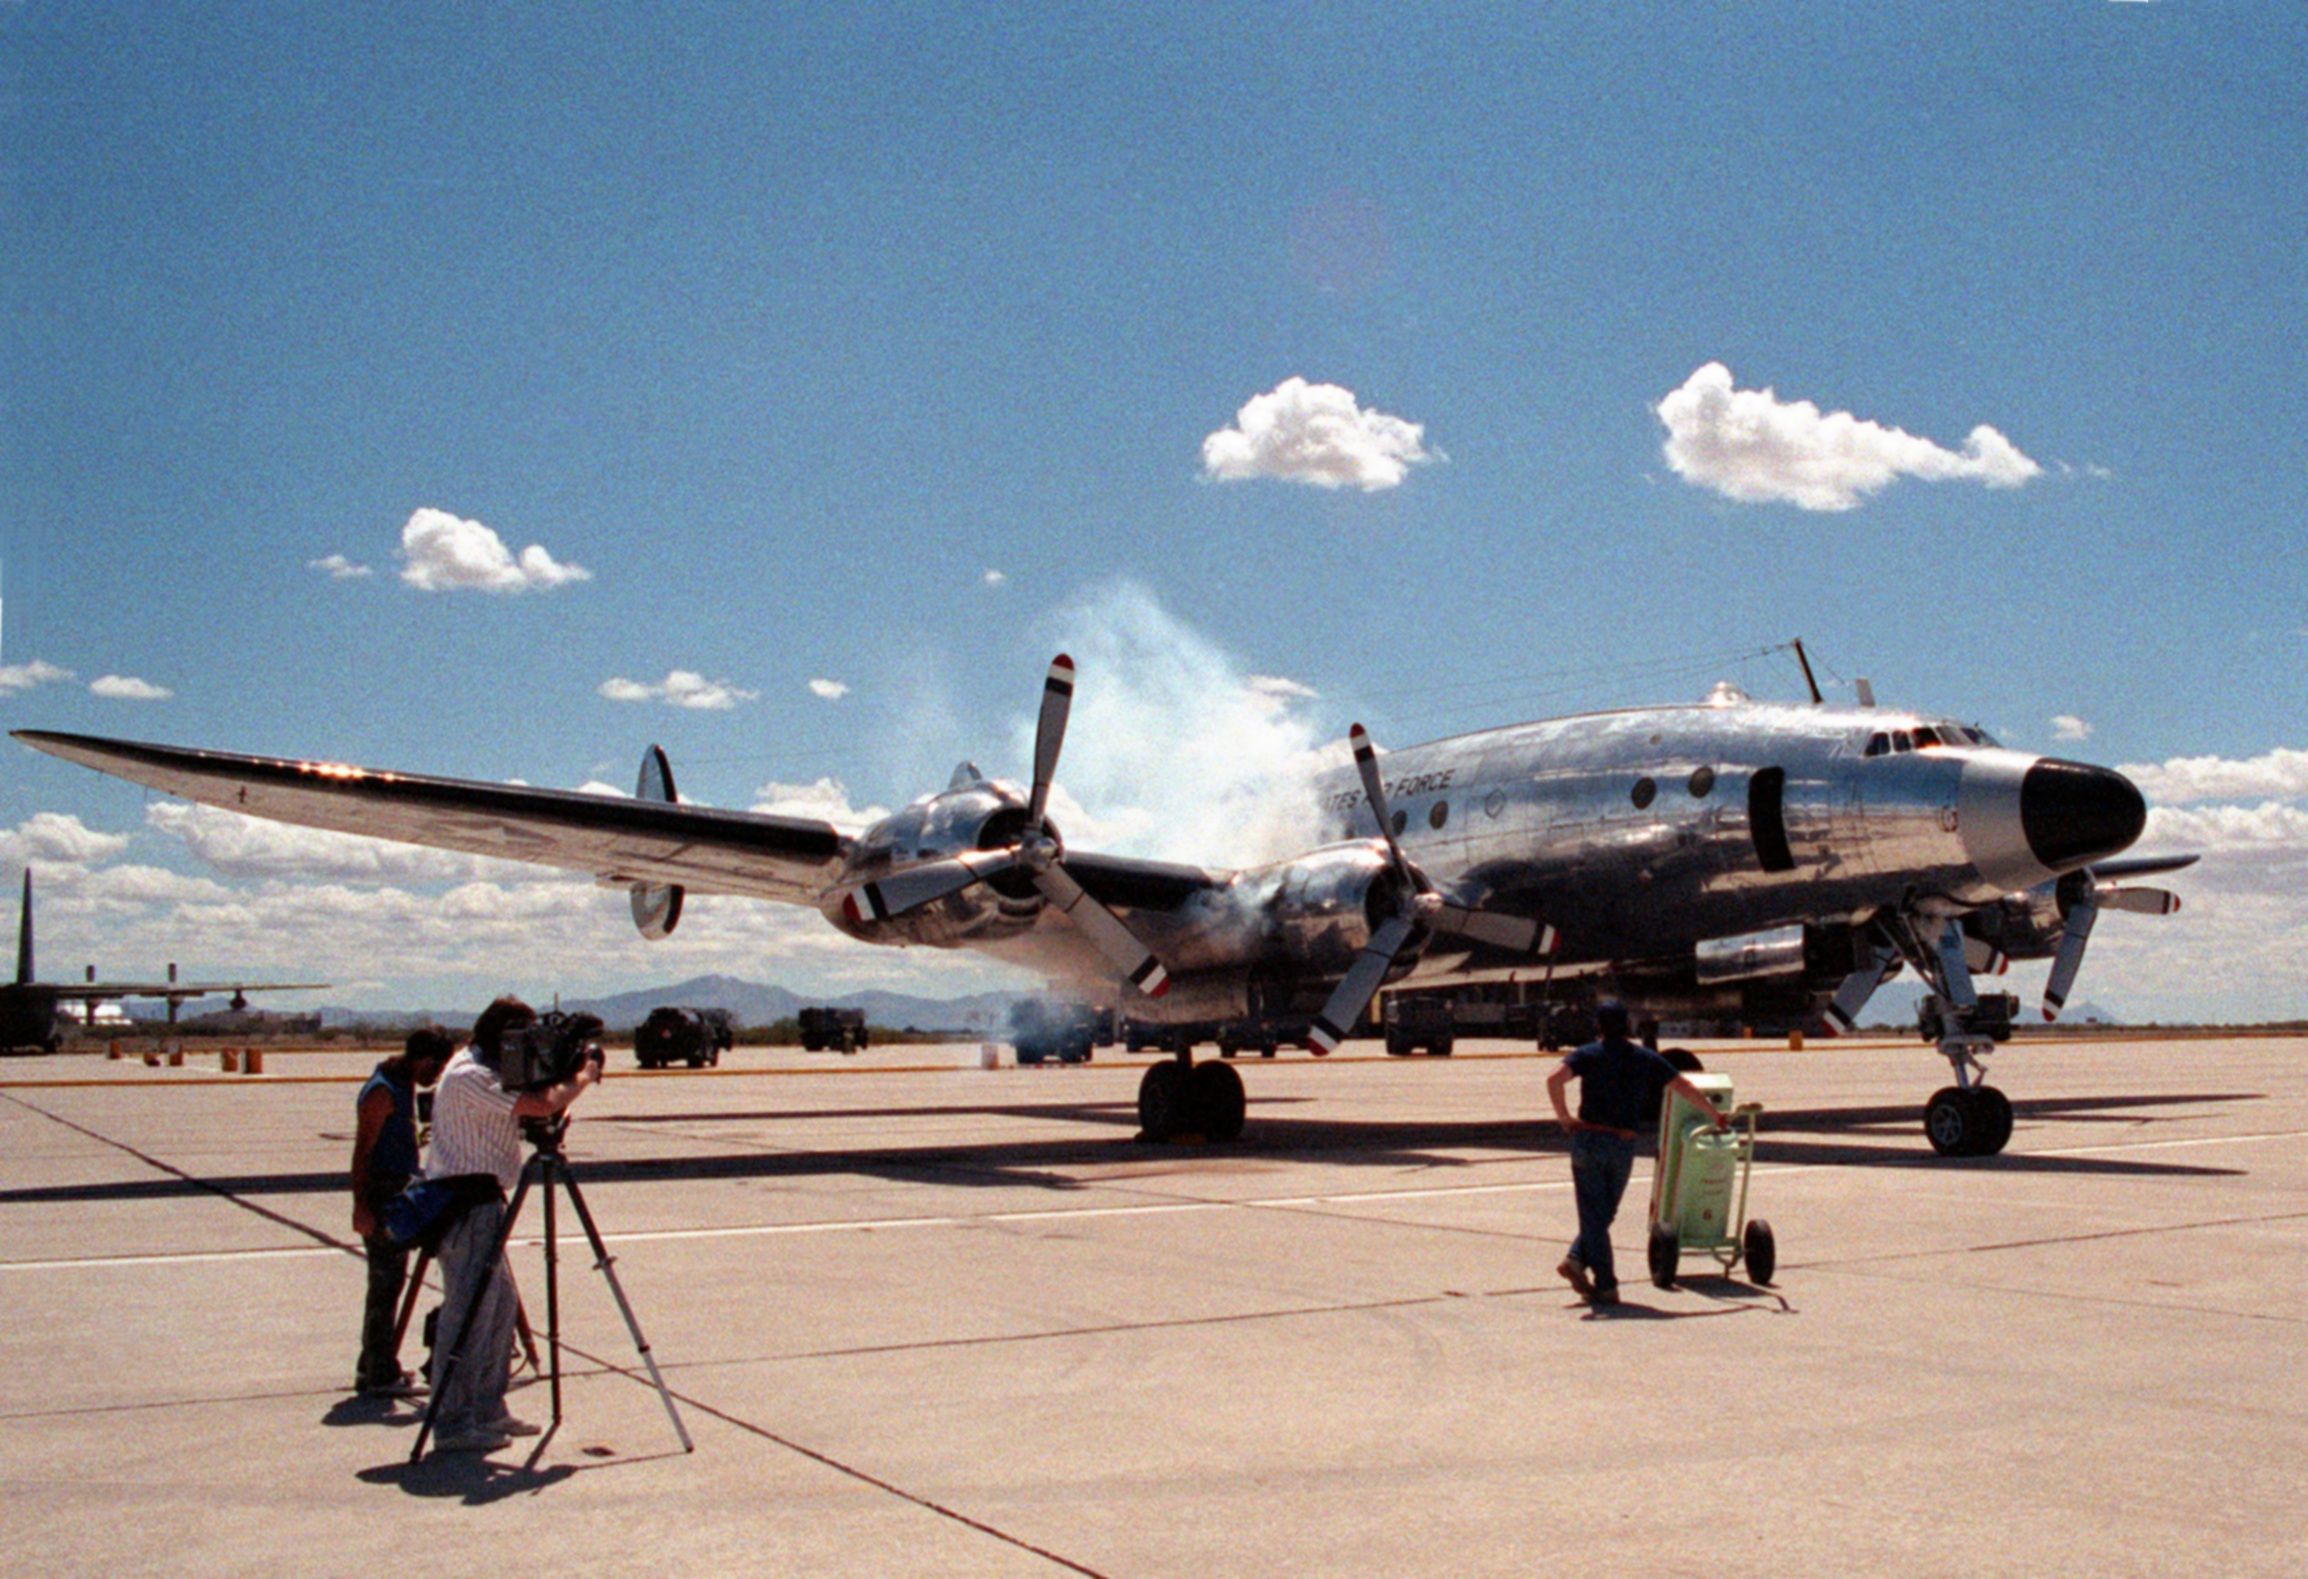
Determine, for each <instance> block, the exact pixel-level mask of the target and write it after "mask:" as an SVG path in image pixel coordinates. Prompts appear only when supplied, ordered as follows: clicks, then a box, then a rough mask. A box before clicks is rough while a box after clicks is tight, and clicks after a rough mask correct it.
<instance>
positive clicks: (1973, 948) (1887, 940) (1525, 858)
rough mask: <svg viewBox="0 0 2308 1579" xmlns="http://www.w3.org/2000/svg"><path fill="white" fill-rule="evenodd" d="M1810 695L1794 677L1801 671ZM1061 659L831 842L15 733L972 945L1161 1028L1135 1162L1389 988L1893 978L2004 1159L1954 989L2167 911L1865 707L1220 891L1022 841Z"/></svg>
mask: <svg viewBox="0 0 2308 1579" xmlns="http://www.w3.org/2000/svg"><path fill="white" fill-rule="evenodd" d="M1806 673H1807V675H1808V668H1807V669H1806ZM1073 692H1074V665H1073V663H1072V661H1071V660H1070V659H1068V658H1066V657H1065V656H1063V655H1060V656H1059V657H1058V658H1057V660H1056V661H1055V662H1053V663H1052V664H1051V666H1050V672H1049V676H1048V679H1047V682H1046V683H1045V686H1044V689H1043V696H1042V709H1041V715H1040V719H1039V725H1038V728H1037V731H1036V737H1035V744H1034V760H1033V777H1032V780H1031V782H1030V784H1029V786H1028V787H1027V788H1025V789H1024V790H1021V789H1020V788H1019V787H1018V786H1017V785H1015V784H1012V783H1008V782H1004V781H1001V780H996V779H988V778H986V777H985V776H984V775H982V774H981V773H979V771H978V770H977V769H976V768H975V767H974V766H972V765H971V764H969V763H964V764H962V766H961V767H959V768H958V769H956V770H955V773H954V776H953V779H952V781H951V782H950V783H949V784H948V785H947V786H946V788H945V789H943V790H942V791H939V792H938V793H936V794H932V795H926V796H923V797H922V798H921V799H919V800H916V801H915V802H913V803H912V804H911V805H909V806H906V807H905V808H904V809H902V810H900V811H898V812H896V813H894V814H893V815H891V816H889V817H886V818H884V819H882V820H881V821H880V822H878V823H876V824H875V825H874V826H872V827H871V828H868V829H867V830H866V831H865V832H863V833H860V834H856V835H851V834H845V833H842V832H840V831H839V830H837V829H836V828H834V827H833V826H832V825H831V824H830V823H825V822H818V821H813V820H809V819H805V818H797V817H783V816H772V815H767V814H762V813H754V812H738V811H722V810H716V809H713V808H710V807H705V806H696V805H686V804H682V803H681V802H679V801H678V799H677V798H676V796H675V793H674V787H673V774H672V770H671V768H670V766H669V765H668V763H667V761H666V757H665V753H664V752H663V751H662V750H660V749H658V748H657V747H655V746H652V747H651V748H649V750H648V752H647V753H645V754H644V756H643V758H642V764H641V774H640V781H639V784H638V787H637V790H636V794H635V797H634V798H633V799H632V800H630V801H627V800H617V799H611V798H608V797H604V796H598V795H588V794H580V793H576V792H571V791H556V790H543V789H534V788H529V787H525V786H519V785H506V784H489V783H479V782H473V781H467V780H458V779H444V778H434V777H427V776H423V775H418V774H412V773H395V772H384V771H378V770H374V769H369V768H359V767H350V766H345V765H343V764H339V763H331V762H312V761H294V760H286V759H278V758H269V757H252V756H240V755H233V754H228V753H225V752H217V751H203V750H191V749H186V748H182V747H176V746H163V745H148V744H140V743H137V742H133V741H123V740H104V739H97V738H93V737H90V736H86V735H70V734H55V733H50V732H46V731H40V730H19V731H17V732H16V738H17V739H19V740H21V741H23V742H24V743H25V744H27V745H29V746H32V747H34V748H35V749H37V750H40V751H45V752H48V753H49V754H51V755H53V756H58V757H62V758H64V759H66V760H68V761H72V762H78V763H82V764H84V765H86V766H88V767H91V768H95V769H97V770H99V771H101V772H105V773H109V774H112V775H115V776H117V777H119V778H124V779H128V780H131V781H133V782H135V783H138V784H143V785H146V786H149V787H151V788H153V789H158V790H163V791H166V792H169V793H172V794H177V795H182V796H184V797H186V798H188V799H190V800H194V801H199V802H203V803H205V804H208V805H212V806H220V807H224V808H227V809H229V810H232V811H237V812H244V813H247V814H248V815H250V816H255V817H265V818H271V819H273V820H276V821H280V822H288V823H297V824H302V825H304V826H307V827H314V828H326V829H332V830H336V831H339V832H344V833H355V834H366V835H370V836H373V837H378V838H385V839H397V840H402V841H405V842H408V843H412V844H422V845H430V846H434V847H438V848H442V849H450V850H462V851H466V852H469V853H473V854H478V855H490V856H498V857H502V858H506V859H511V860H518V861H528V862H534V863H537V864H540V865H546V866H555V867H563V868H569V869H573V870H577V871H583V872H589V873H591V874H593V876H594V877H595V878H597V879H598V880H599V881H601V882H602V883H604V884H607V885H611V886H616V887H622V888H625V889H628V890H629V891H630V894H631V899H632V908H633V919H634V922H635V925H636V926H638V927H639V929H640V930H641V932H642V934H643V935H644V936H645V937H650V938H662V937H665V936H667V935H669V934H670V933H671V932H672V931H673V930H674V928H675V927H676V926H677V925H678V924H679V922H680V919H681V910H682V904H683V900H684V897H685V895H687V894H689V893H704V894H738V895H746V896H750V897H754V898H760V899H769V900H775V901H779V902H782V903H788V904H802V905H810V906H814V907H815V908H816V909H818V910H819V911H820V912H821V913H823V914H824V915H825V917H826V918H827V919H828V920H829V921H831V922H832V923H833V924H834V925H835V926H836V927H839V928H840V929H841V930H842V931H844V932H846V933H848V934H849V935H850V936H852V937H855V938H859V939H862V940H864V941H867V942H871V943H884V944H895V945H899V946H906V945H925V946H929V947H937V948H970V949H974V950H979V951H982V952H984V953H987V954H989V955H993V956H996V957H998V958H1001V959H1004V960H1008V961H1011V962H1014V963H1017V964H1020V965H1023V966H1025V967H1027V968H1029V969H1032V970H1034V971H1036V972H1038V973H1040V974H1042V975H1044V976H1046V977H1050V978H1053V979H1056V980H1060V981H1063V982H1065V983H1068V984H1069V985H1071V986H1073V987H1074V988H1076V989H1077V990H1081V991H1084V992H1087V993H1089V994H1090V995H1092V996H1094V997H1101V998H1105V999H1107V1000H1108V1001H1117V1002H1118V1006H1119V1007H1120V1009H1121V1010H1122V1012H1123V1013H1124V1014H1125V1015H1126V1016H1128V1017H1129V1018H1130V1019H1131V1020H1133V1021H1135V1022H1138V1023H1140V1024H1148V1023H1151V1024H1154V1025H1158V1026H1167V1027H1172V1028H1174V1029H1173V1031H1172V1034H1171V1052H1172V1053H1173V1055H1174V1056H1172V1057H1170V1058H1166V1059H1164V1060H1163V1061H1161V1062H1159V1063H1157V1064H1155V1065H1153V1066H1152V1067H1150V1068H1149V1069H1148V1070H1147V1071H1146V1074H1145V1077H1144V1079H1143V1080H1142V1082H1141V1084H1140V1088H1139V1102H1138V1106H1139V1118H1140V1122H1141V1124H1142V1125H1143V1127H1144V1128H1145V1130H1146V1132H1147V1133H1148V1134H1149V1135H1150V1136H1154V1137H1164V1136H1167V1135H1170V1134H1173V1133H1178V1132H1182V1131H1194V1132H1199V1133H1202V1134H1205V1135H1208V1136H1212V1137H1215V1138H1232V1137H1233V1136H1235V1135H1237V1134H1239V1133H1240V1132H1241V1128H1242V1122H1243V1111H1244V1092H1243V1086H1242V1081H1241V1078H1240V1077H1239V1076H1238V1075H1237V1074H1236V1073H1235V1071H1234V1069H1233V1068H1232V1066H1231V1065H1228V1064H1225V1063H1222V1062H1207V1061H1206V1062H1203V1063H1200V1064H1197V1063H1195V1062H1194V1061H1193V1057H1192V1039H1193V1038H1194V1036H1195V1035H1196V1028H1197V1027H1208V1026H1211V1025H1213V1024H1219V1023H1225V1022H1238V1021H1244V1020H1255V1019H1258V1018H1260V1017H1268V1018H1280V1017H1291V1016H1296V1017H1298V1018H1299V1019H1301V1020H1304V1019H1306V1017H1308V1016H1309V1015H1311V1027H1312V1029H1311V1032H1310V1034H1309V1037H1308V1040H1309V1044H1310V1045H1311V1046H1312V1047H1313V1048H1314V1049H1315V1051H1316V1052H1318V1053H1327V1052H1328V1051H1329V1050H1330V1049H1331V1048H1332V1047H1334V1046H1335V1045H1336V1044H1337V1043H1338V1042H1339V1041H1340V1040H1342V1039H1343V1038H1345V1037H1346V1036H1347V1035H1348V1033H1349V1032H1351V1031H1352V1030H1353V1029H1354V1028H1355V1027H1356V1026H1357V1025H1358V1024H1359V1023H1360V1022H1361V1021H1362V1020H1363V1017H1364V1015H1365V1013H1366V1012H1367V1011H1368V1009H1369V1007H1370V1005H1371V1003H1372V1001H1373V999H1374V998H1375V997H1376V995H1377V994H1378V992H1379V991H1380V989H1381V988H1383V987H1389V986H1427V985H1434V986H1444V985H1450V984H1454V983H1486V982H1487V983H1501V982H1504V983H1543V984H1544V991H1546V992H1547V993H1550V994H1552V993H1556V992H1557V991H1558V990H1559V991H1560V992H1561V993H1562V994H1563V995H1564V996H1566V997H1569V998H1571V999H1574V1000H1576V999H1578V998H1581V997H1585V996H1591V995H1593V994H1594V993H1596V992H1599V991H1604V990H1608V991H1611V992H1613V993H1616V994H1618V995H1621V996H1623V997H1626V998H1628V999H1629V1000H1630V1001H1633V1002H1635V1003H1638V1004H1640V1005H1641V1006H1642V1007H1643V1008H1644V1009H1646V1010H1647V1011H1648V1012H1651V1013H1654V1014H1662V1015H1667V1014H1684V1013H1689V1014H1701V1013H1704V1014H1724V1015H1743V1016H1746V1017H1750V1018H1773V1017H1778V1018H1802V1019H1815V1020H1817V1021H1818V1022H1819V1023H1821V1024H1822V1025H1823V1027H1824V1028H1826V1029H1830V1030H1834V1029H1842V1030H1848V1029H1849V1028H1850V1027H1851V1026H1852V1024H1853V1022H1854V1021H1855V1020H1856V1019H1857V1017H1858V1015H1859V1013H1860V1011H1861V1010H1862V1009H1863V1008H1864V1007H1865V1005H1866V1003H1867V1000H1868V998H1869V997H1870V996H1871V995H1872V994H1873V993H1874V991H1875V989H1876V988H1877V987H1878V986H1880V985H1881V984H1882V983H1883V982H1885V981H1887V980H1888V979H1890V977H1891V976H1893V975H1894V974H1896V973H1897V972H1898V971H1899V970H1900V969H1901V968H1902V967H1903V966H1905V967H1908V968H1912V969H1913V970H1914V971H1915V972H1916V974H1917V975H1918V976H1919V977H1920V978H1921V979H1922V980H1923V981H1924V982H1925V983H1926V984H1927V986H1928V988H1929V990H1930V996H1929V997H1928V998H1927V999H1926V1000H1925V1012H1924V1016H1923V1018H1924V1021H1925V1028H1926V1032H1927V1035H1929V1036H1930V1037H1931V1038H1932V1039H1933V1040H1936V1042H1937V1043H1938V1047H1939V1051H1940V1052H1941V1054H1942V1055H1943V1056H1945V1057H1946V1058H1947V1059H1948V1062H1949V1064H1950V1066H1951V1067H1952V1069H1953V1070H1954V1078H1955V1084H1954V1085H1952V1086H1949V1087H1947V1088H1946V1089H1944V1090H1942V1091H1940V1092H1939V1093H1937V1094H1936V1095H1935V1096H1933V1097H1932V1099H1931V1101H1930V1103H1929V1104H1928V1106H1927V1108H1926V1112H1925V1132H1926V1134H1927V1135H1928V1137H1929V1138H1930V1140H1931V1142H1932V1144H1933V1146H1934V1147H1935V1148H1936V1149H1938V1150H1939V1151H1940V1152H1942V1153H1946V1154H1955V1155H1980V1154H1986V1153H1992V1152H1995V1151H1999V1150H2001V1149H2002V1147H2003V1145H2004V1142H2005V1141H2006V1140H2007V1139H2008V1138H2009V1137H2010V1133H2011V1104H2010V1102H2009V1100H2008V1099H2006V1098H2005V1097H2004V1096H2003V1095H2002V1093H2001V1092H2000V1091H1997V1090H1995V1089H1994V1088H1992V1087H1990V1086H1988V1085H1986V1084H1985V1083H1984V1082H1983V1079H1982V1075H1983V1070H1982V1067H1981V1059H1982V1057H1983V1056H1984V1055H1985V1053H1986V1052H1987V1051H1988V1050H1989V1049H1990V1048H1991V1047H1992V1046H1993V1044H1994V1042H1995V1041H1998V1040H2001V1039H2002V1038H2003V1037H2004V1036H2005V1035H2008V1033H2009V1007H2008V1005H2009V1000H2008V998H2006V997H2004V996H2003V995H2001V994H1993V993H1989V994H1983V993H1981V992H1980V991H1979V990H1978V988H1977V987H1976V985H1975V983H1974V977H1975V975H1977V974H1979V973H1982V972H1987V971H1993V970H1998V969H2000V968H2001V967H2002V965H2003V963H2004V962H2005V961H2006V960H2008V959H2010V958H2044V957H2047V956H2049V957H2051V958H2052V959H2053V965H2052V970H2051V976H2050V980H2049V982H2048V984H2047V987H2046V992H2045V1001H2044V1010H2043V1012H2044V1015H2045V1017H2046V1018H2047V1019H2049V1018H2052V1017H2053V1016H2055V1015H2056V1014H2057V1013H2058V1011H2059V1008H2060V1006H2061V1004H2062V1002H2063V1001H2064V1000H2065V998H2066V996H2067V994H2068V992H2069V991H2070V989H2071V988H2072V987H2073V984H2074V981H2075V977H2076V971H2077V969H2078V967H2079V966H2080V965H2081V963H2082V960H2083V952H2084V945H2085V942H2086V940H2087V939H2088V938H2089V937H2090V935H2091V930H2092V926H2093V924H2094V922H2095V921H2096V919H2097V917H2098V914H2099V912H2100V911H2102V910H2107V909H2120V910H2132V911H2146V912H2152V913H2159V914H2161V913H2168V912H2170V911H2171V910H2174V909H2176V908H2177V907H2178V900H2177V899H2176V898H2175V897H2174V896H2173V895H2171V894H2170V893H2168V892H2166V891H2164V890H2162V889H2153V888H2136V887H2126V886H2124V884H2123V882H2122V879H2124V878H2128V877H2137V876H2142V875H2146V874H2148V873H2151V872H2161V871H2171V870H2176V869H2178V868H2180V867H2182V866H2185V865H2187V864H2188V863H2189V862H2191V861H2192V860H2194V857H2193V856H2174V857H2168V858H2155V859H2145V860H2142V859H2133V860H2129V861H2122V860H2116V859H2113V858H2114V857H2116V856H2118V855H2119V854H2120V853H2121V852H2122V851H2124V850H2125V849H2127V848H2128V847H2130V845H2131V844H2132V843H2133V841H2134V840H2136V839H2137V838H2138V837H2139V835H2140V832H2141V829H2142V826H2143V825H2144V823H2145V820H2146V806H2145V803H2144V802H2143V801H2142V799H2141V797H2140V793H2139V791H2138V790H2137V789H2136V788H2134V787H2133V785H2132V784H2131V782H2130V781H2129V780H2127V779H2125V778H2124V777H2123V776H2122V775H2121V774H2119V773H2116V772H2113V771H2111V770H2110V769H2107V768H2102V767H2093V766H2089V765H2087V764H2084V763H2078V762H2068V761H2063V760H2060V759H2057V758H2052V757H2039V756H2035V755H2032V754H2029V753H2026V752H2020V751H2012V750H2006V749H2004V748H2003V747H2001V746H1999V745H1998V744H1997V743H1996V742H1995V741H1993V740H1991V739H1989V738H1988V737H1987V736H1986V735H1985V734H1984V733H1982V732H1981V731H1979V730H1977V729H1975V728H1971V727H1969V726H1966V725H1963V724H1959V723H1955V722H1953V721H1951V720H1948V719H1944V718H1935V717H1928V716H1924V715H1920V714H1914V713H1908V712H1902V711H1899V710H1896V709H1878V708H1876V707H1874V706H1873V705H1871V699H1870V698H1868V697H1866V696H1865V694H1864V693H1863V696H1862V700H1863V702H1867V703H1869V704H1870V705H1862V706H1859V707H1829V706H1825V705H1822V704H1820V703H1819V702H1818V700H1817V690H1816V687H1814V688H1813V697H1814V701H1813V703H1812V705H1809V706H1804V705H1799V704H1787V703H1769V702H1758V701H1753V700H1750V699H1749V698H1747V697H1746V696H1744V695H1742V694H1740V693H1739V692H1737V691H1735V690H1733V689H1731V688H1729V687H1718V688H1717V690H1716V692H1715V693H1714V694H1713V695H1712V696H1711V697H1710V698H1709V699H1708V700H1707V701H1706V702H1703V703H1697V704H1691V705H1684V706H1662V707H1644V708H1631V709H1625V710H1621V711H1614V712H1602V713H1589V714H1583V715H1579V716H1576V717H1569V718H1558V719H1550V720H1546V721H1542V722H1538V723H1530V724H1519V725H1514V726H1510V727H1507V728H1503V729H1491V730H1484V731H1480V732H1477V733H1474V734H1466V735H1458V736H1454V737H1452V738H1449V739H1445V740H1438V741H1434V742H1431V743H1429V744H1426V745H1420V746H1411V747H1406V748H1404V749H1401V750H1398V751H1393V752H1389V753H1387V754H1386V755H1385V757H1384V758H1383V761H1382V759H1381V756H1380V754H1379V751H1378V749H1377V747H1376V746H1375V745H1374V744H1373V743H1372V741H1371V739H1370V737H1369V736H1368V735H1367V734H1366V733H1365V732H1364V731H1363V729H1362V728H1361V726H1360V725H1357V726H1355V728H1354V730H1353V732H1352V735H1351V737H1350V738H1351V743H1352V746H1353V750H1354V767H1353V768H1352V769H1351V770H1348V769H1344V768H1340V769H1336V770H1333V771H1332V772H1330V773H1328V774H1326V775H1324V776H1323V777H1321V778H1320V779H1318V781H1317V783H1316V785H1315V803H1314V805H1313V806H1312V807H1311V808H1309V809H1310V811H1311V812H1312V814H1313V815H1315V816H1316V817H1318V818H1319V819H1320V822H1321V826H1322V830H1323V835H1324V836H1326V837H1327V839H1328V842H1324V843H1320V844H1318V845H1317V846H1316V847H1315V848H1312V849H1310V850H1308V851H1306V852H1305V853H1304V854H1301V855H1297V856H1294V857H1292V858H1291V859H1288V860H1284V861H1278V862H1274V863H1271V864H1268V865H1263V866H1256V867H1249V868H1245V869H1241V870H1212V869H1205V868H1202V867H1197V866H1186V865H1179V864H1175V863H1171V862H1164V861H1149V860H1139V859H1134V858H1128V857H1121V856H1113V855H1100V854H1096V853H1093V852H1089V851H1080V850H1073V849H1070V848H1068V846H1067V845H1066V843H1065V841H1064V840H1063V838H1062V837H1061V836H1060V834H1059V832H1058V830H1057V828H1056V827H1055V826H1054V825H1053V824H1052V822H1051V821H1050V819H1049V817H1048V816H1047V807H1048V805H1049V800H1050V790H1051V786H1052V784H1053V783H1054V782H1055V779H1056V775H1057V768H1058V757H1059V752H1060V748H1061V746H1062V745H1063V743H1064V740H1065V733H1066V719H1067V714H1068V710H1069V708H1070V705H1071V702H1072V698H1073Z"/></svg>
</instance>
